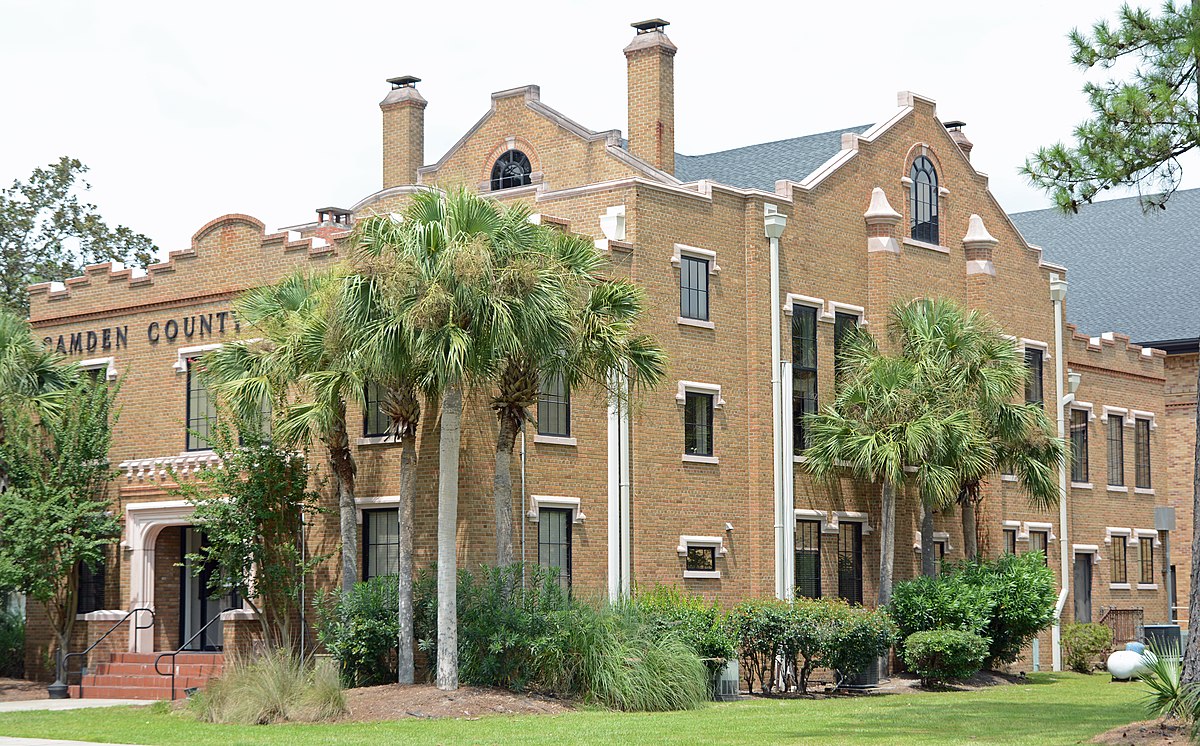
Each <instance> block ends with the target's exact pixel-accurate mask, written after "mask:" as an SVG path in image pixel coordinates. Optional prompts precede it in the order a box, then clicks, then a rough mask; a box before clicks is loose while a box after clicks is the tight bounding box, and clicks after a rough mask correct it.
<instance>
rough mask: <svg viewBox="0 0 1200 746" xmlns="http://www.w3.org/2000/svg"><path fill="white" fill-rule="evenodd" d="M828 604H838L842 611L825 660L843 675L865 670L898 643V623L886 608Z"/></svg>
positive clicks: (835, 621) (837, 617)
mask: <svg viewBox="0 0 1200 746" xmlns="http://www.w3.org/2000/svg"><path fill="white" fill-rule="evenodd" d="M828 603H831V604H835V608H838V612H837V616H836V617H835V620H834V625H833V631H832V634H831V636H830V640H829V650H828V653H827V655H826V657H825V661H824V665H825V666H826V667H828V668H832V669H835V670H837V671H839V672H840V673H841V674H842V676H843V677H845V676H850V675H853V674H856V673H859V672H861V671H863V670H864V669H865V668H866V667H867V666H869V665H871V663H873V662H874V661H875V659H876V658H879V657H880V656H881V655H884V654H886V653H887V652H888V650H889V649H890V648H891V647H892V645H893V644H895V642H896V624H895V622H893V621H892V618H891V616H890V615H889V614H888V613H887V611H886V610H884V609H867V608H864V607H861V606H849V605H848V604H845V603H844V602H841V601H830V602H828ZM839 607H840V608H839ZM838 683H839V685H840V683H841V682H840V681H839V682H838Z"/></svg>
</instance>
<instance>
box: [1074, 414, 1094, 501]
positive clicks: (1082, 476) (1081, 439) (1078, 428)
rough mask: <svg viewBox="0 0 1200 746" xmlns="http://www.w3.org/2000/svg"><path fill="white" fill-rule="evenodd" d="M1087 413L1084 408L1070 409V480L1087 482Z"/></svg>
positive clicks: (1080, 482) (1081, 482) (1088, 479)
mask: <svg viewBox="0 0 1200 746" xmlns="http://www.w3.org/2000/svg"><path fill="white" fill-rule="evenodd" d="M1089 419H1090V417H1089V415H1088V413H1087V411H1086V410H1083V409H1072V410H1071V481H1072V482H1077V483H1079V484H1087V483H1088V482H1089V481H1090V478H1089V475H1088V467H1089V464H1088V427H1089V425H1090V423H1089Z"/></svg>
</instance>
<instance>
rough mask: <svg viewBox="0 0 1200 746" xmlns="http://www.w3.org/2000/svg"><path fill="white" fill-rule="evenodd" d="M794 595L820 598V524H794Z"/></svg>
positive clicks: (805, 522)
mask: <svg viewBox="0 0 1200 746" xmlns="http://www.w3.org/2000/svg"><path fill="white" fill-rule="evenodd" d="M796 595H797V596H805V597H807V598H820V597H821V522H820V521H797V523H796Z"/></svg>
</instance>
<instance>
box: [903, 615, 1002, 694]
mask: <svg viewBox="0 0 1200 746" xmlns="http://www.w3.org/2000/svg"><path fill="white" fill-rule="evenodd" d="M987 655H988V641H987V640H986V639H985V638H983V637H980V636H979V635H977V634H975V633H974V632H963V631H961V630H956V629H935V630H931V631H929V632H914V633H912V634H911V635H909V636H908V638H907V639H905V640H904V665H906V666H908V667H909V669H910V670H912V671H915V672H916V673H917V675H919V676H920V677H921V686H926V687H927V686H932V685H934V684H937V683H940V682H943V681H959V680H962V679H967V678H970V677H971V676H972V675H974V674H975V672H976V671H978V670H979V667H980V666H982V665H983V661H984V659H985V658H987Z"/></svg>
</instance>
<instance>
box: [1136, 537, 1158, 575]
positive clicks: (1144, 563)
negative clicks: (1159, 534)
mask: <svg viewBox="0 0 1200 746" xmlns="http://www.w3.org/2000/svg"><path fill="white" fill-rule="evenodd" d="M1138 550H1139V551H1138V569H1139V570H1140V572H1139V573H1138V582H1139V583H1141V584H1142V585H1151V584H1153V583H1154V538H1153V537H1151V536H1141V537H1139V538H1138Z"/></svg>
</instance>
